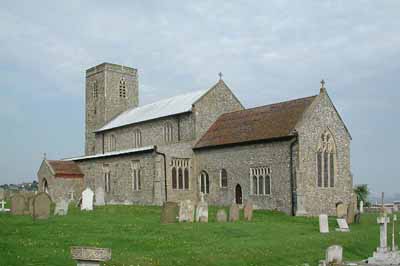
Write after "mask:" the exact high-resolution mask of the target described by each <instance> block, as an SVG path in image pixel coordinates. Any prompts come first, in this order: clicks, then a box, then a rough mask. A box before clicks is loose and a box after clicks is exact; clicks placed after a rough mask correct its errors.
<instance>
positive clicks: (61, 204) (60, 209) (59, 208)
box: [54, 199, 69, 216]
mask: <svg viewBox="0 0 400 266" xmlns="http://www.w3.org/2000/svg"><path fill="white" fill-rule="evenodd" d="M68 205H69V202H68V201H67V200H65V199H62V200H60V201H58V202H56V207H55V209H54V215H61V216H64V215H67V214H68Z"/></svg>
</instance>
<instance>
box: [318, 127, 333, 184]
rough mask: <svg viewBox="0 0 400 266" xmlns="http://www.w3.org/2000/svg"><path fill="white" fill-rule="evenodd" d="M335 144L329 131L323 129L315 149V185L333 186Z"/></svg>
mask: <svg viewBox="0 0 400 266" xmlns="http://www.w3.org/2000/svg"><path fill="white" fill-rule="evenodd" d="M335 163H336V144H335V140H334V138H333V136H332V135H331V133H330V131H329V130H327V131H325V132H324V133H323V134H322V135H321V136H320V139H319V143H318V149H317V185H318V187H325V188H327V187H334V186H335Z"/></svg>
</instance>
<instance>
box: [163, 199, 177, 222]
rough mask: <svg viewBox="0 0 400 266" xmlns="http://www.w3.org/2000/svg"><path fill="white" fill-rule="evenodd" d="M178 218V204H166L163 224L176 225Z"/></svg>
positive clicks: (164, 205)
mask: <svg viewBox="0 0 400 266" xmlns="http://www.w3.org/2000/svg"><path fill="white" fill-rule="evenodd" d="M177 217H178V203H176V202H165V203H164V204H163V206H162V210H161V223H162V224H171V223H176V221H177Z"/></svg>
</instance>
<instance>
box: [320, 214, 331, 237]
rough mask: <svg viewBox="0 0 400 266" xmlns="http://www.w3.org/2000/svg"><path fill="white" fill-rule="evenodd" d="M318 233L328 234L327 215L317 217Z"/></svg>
mask: <svg viewBox="0 0 400 266" xmlns="http://www.w3.org/2000/svg"><path fill="white" fill-rule="evenodd" d="M319 232H320V233H329V223H328V215H326V214H321V215H320V216H319Z"/></svg>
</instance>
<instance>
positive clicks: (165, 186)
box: [154, 146, 168, 202]
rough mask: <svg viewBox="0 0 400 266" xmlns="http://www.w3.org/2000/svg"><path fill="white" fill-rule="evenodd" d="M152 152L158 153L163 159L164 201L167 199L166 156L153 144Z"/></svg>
mask: <svg viewBox="0 0 400 266" xmlns="http://www.w3.org/2000/svg"><path fill="white" fill-rule="evenodd" d="M154 152H155V153H156V154H158V155H161V156H162V157H163V159H164V189H165V191H164V192H165V202H167V201H168V190H167V158H166V157H167V156H166V155H165V153H162V152H159V151H158V150H157V146H154Z"/></svg>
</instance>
